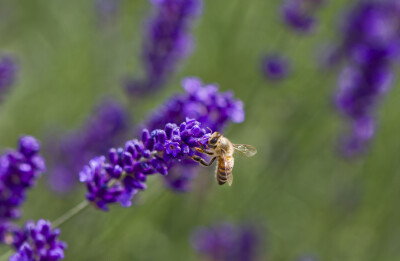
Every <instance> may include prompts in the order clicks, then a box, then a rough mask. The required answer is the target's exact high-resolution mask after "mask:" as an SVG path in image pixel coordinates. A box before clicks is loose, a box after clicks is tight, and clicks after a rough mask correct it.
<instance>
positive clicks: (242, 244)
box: [191, 223, 261, 261]
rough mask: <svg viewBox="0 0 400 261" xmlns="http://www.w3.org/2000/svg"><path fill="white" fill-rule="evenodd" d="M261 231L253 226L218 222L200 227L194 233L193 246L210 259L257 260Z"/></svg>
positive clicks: (222, 260)
mask: <svg viewBox="0 0 400 261" xmlns="http://www.w3.org/2000/svg"><path fill="white" fill-rule="evenodd" d="M259 233H260V231H259V229H257V228H256V227H253V226H240V227H237V226H234V225H232V224H227V223H225V224H216V225H214V226H212V227H209V228H198V229H197V230H196V231H195V232H194V233H193V235H192V238H191V242H192V246H193V248H194V249H195V250H196V251H197V252H198V253H200V254H202V255H204V256H205V257H206V258H207V260H210V261H252V260H257V256H258V252H259V249H258V248H259V247H260V245H261V237H260V234H259Z"/></svg>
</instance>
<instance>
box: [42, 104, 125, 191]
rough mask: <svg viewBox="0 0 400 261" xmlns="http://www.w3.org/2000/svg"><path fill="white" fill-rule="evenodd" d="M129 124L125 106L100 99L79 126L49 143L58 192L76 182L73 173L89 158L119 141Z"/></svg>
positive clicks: (74, 184) (53, 180)
mask: <svg viewBox="0 0 400 261" xmlns="http://www.w3.org/2000/svg"><path fill="white" fill-rule="evenodd" d="M128 126H129V121H128V114H127V112H126V111H125V109H124V107H123V106H122V105H121V104H120V103H119V102H117V101H114V100H111V99H104V100H102V101H101V102H100V103H99V104H98V105H96V106H95V108H94V110H93V113H92V115H91V116H90V117H89V118H88V120H87V121H86V122H85V124H84V125H83V126H82V127H81V128H78V129H77V130H74V131H73V132H71V133H68V134H67V135H64V136H63V137H61V138H59V139H56V140H55V141H52V142H51V143H50V144H49V146H48V147H49V150H50V151H51V154H52V159H53V162H51V163H52V164H51V166H50V167H51V171H50V174H51V175H50V176H49V181H50V185H51V188H52V189H53V190H55V191H57V192H59V193H66V192H70V191H71V190H72V189H73V188H74V187H75V186H76V184H77V183H78V175H76V173H78V172H79V171H80V170H81V169H82V167H83V166H84V165H85V164H86V162H87V161H88V160H89V159H91V158H92V157H94V156H95V155H98V154H101V153H106V152H107V150H108V148H110V147H112V146H115V144H119V143H120V142H122V141H123V140H124V136H125V134H126V132H127V130H128Z"/></svg>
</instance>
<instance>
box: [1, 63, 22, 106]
mask: <svg viewBox="0 0 400 261" xmlns="http://www.w3.org/2000/svg"><path fill="white" fill-rule="evenodd" d="M17 73H18V66H17V64H16V62H15V60H14V58H13V57H11V56H9V55H4V56H3V57H1V58H0V100H1V99H2V98H3V96H4V94H5V93H6V92H7V90H8V88H9V87H10V86H11V85H12V84H13V83H14V81H15V78H16V76H17Z"/></svg>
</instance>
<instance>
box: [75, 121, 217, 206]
mask: <svg viewBox="0 0 400 261" xmlns="http://www.w3.org/2000/svg"><path fill="white" fill-rule="evenodd" d="M209 137H210V132H209V131H208V130H205V129H204V128H202V126H201V124H200V123H199V122H198V121H195V120H191V119H186V121H184V122H182V123H181V124H180V125H179V126H178V125H176V124H173V123H167V124H166V125H165V127H164V129H155V130H153V131H151V132H149V131H148V130H147V129H144V130H143V132H142V138H141V139H140V140H138V139H134V140H130V141H127V142H126V143H125V147H124V148H117V149H110V151H109V153H108V156H107V157H105V156H100V157H96V158H93V159H92V160H91V161H90V162H89V165H87V166H85V167H84V168H83V170H82V171H81V172H80V173H79V177H80V181H81V182H83V183H86V186H87V190H88V192H87V193H86V198H87V199H88V200H89V201H90V202H92V203H93V204H94V205H95V206H97V207H98V208H100V209H102V210H108V205H109V204H112V203H116V202H119V203H120V204H121V205H122V206H123V207H129V206H130V205H131V200H132V198H133V195H134V194H136V193H137V192H138V191H140V190H144V189H146V180H147V176H148V175H152V174H156V173H158V174H161V175H163V176H165V175H167V174H168V170H169V168H170V167H171V166H172V164H174V163H175V162H180V161H182V160H184V159H187V158H189V157H191V156H193V155H194V150H195V147H198V146H200V144H202V145H203V146H206V145H207V141H208V138H209Z"/></svg>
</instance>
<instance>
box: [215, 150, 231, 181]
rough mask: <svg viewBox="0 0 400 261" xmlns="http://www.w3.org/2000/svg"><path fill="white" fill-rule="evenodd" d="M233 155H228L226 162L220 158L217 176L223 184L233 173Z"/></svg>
mask: <svg viewBox="0 0 400 261" xmlns="http://www.w3.org/2000/svg"><path fill="white" fill-rule="evenodd" d="M232 163H233V160H232V157H227V159H226V162H225V161H224V159H223V158H222V157H219V158H218V165H217V171H216V175H215V178H216V179H217V181H218V184H219V185H223V184H225V183H226V182H227V181H228V178H229V177H230V176H231V175H232V167H233V164H232Z"/></svg>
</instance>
